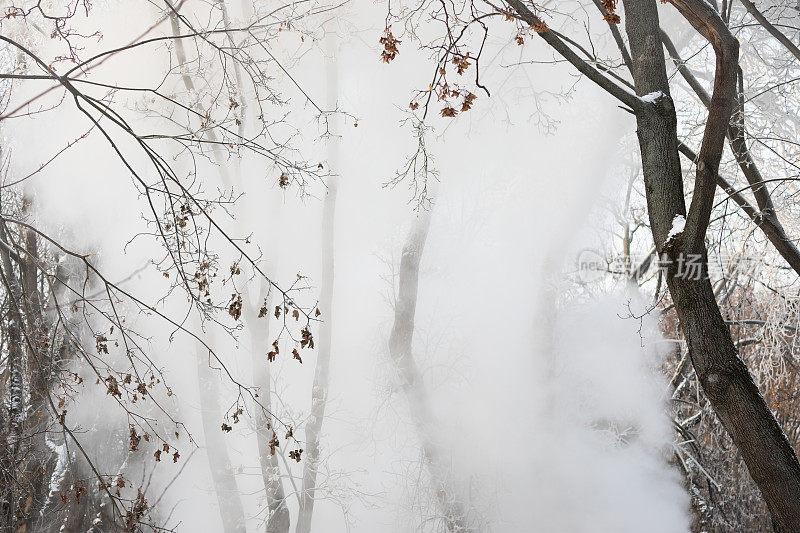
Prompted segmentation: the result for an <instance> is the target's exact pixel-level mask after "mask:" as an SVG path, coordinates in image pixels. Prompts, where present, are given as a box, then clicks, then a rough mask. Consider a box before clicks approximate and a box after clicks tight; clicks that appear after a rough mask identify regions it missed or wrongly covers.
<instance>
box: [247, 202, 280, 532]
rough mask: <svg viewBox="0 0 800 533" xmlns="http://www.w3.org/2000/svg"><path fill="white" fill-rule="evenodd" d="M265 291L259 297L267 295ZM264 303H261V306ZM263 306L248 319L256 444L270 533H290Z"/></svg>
mask: <svg viewBox="0 0 800 533" xmlns="http://www.w3.org/2000/svg"><path fill="white" fill-rule="evenodd" d="M276 207H277V206H273V209H268V217H269V218H272V219H277V217H270V216H269V213H274V212H275V211H276V210H277V209H276ZM267 226H268V227H269V228H271V229H270V231H273V232H275V234H277V233H278V230H277V221H274V222H273V223H269V224H267ZM271 240H272V241H273V243H272V246H270V247H269V250H268V251H272V253H273V259H272V261H273V264H274V261H275V253H276V252H275V250H277V243H276V242H275V239H271ZM273 270H274V269H268V270H267V275H271V274H272V273H273V272H272V271H273ZM263 285H264V284H263V283H262V290H261V291H259V295H260V294H263V290H264V288H263ZM272 301H273V299H272V296H271V295H269V296H267V298H266V300H265V302H264V305H265V306H266V308H267V309H272ZM259 303H260V302H259ZM259 308H260V305H252V304H251V305H250V306H248V310H247V313H246V315H245V319H246V320H247V322H248V327H249V329H250V351H251V358H252V365H253V385H255V386H256V387H258V401H259V404H260V405H256V406H255V407H254V409H255V416H254V417H253V418H254V419H253V421H254V423H255V428H256V429H255V431H256V441H257V443H258V462H259V464H260V466H261V477H262V478H263V480H264V491H265V492H266V497H267V507H268V509H269V516H268V518H267V533H287V532H288V531H289V526H290V523H291V517H290V515H289V507H288V506H287V504H286V493H285V492H284V488H283V479H282V478H281V469H280V464H279V463H278V456H277V455H276V454H275V453H273V452H272V451H271V447H270V441H271V440H272V438H273V437H274V436H275V434H274V433H273V431H274V423H275V421H274V420H273V418H272V416H271V414H270V413H271V409H272V398H271V397H272V381H271V377H270V368H269V365H270V363H269V362H268V361H267V359H266V352H267V346H268V345H269V320H264V319H259V318H258V310H259Z"/></svg>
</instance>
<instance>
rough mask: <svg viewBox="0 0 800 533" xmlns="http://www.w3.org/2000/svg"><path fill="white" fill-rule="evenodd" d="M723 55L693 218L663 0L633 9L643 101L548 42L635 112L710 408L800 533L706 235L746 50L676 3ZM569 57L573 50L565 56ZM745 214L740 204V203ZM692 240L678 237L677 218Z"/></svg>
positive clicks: (702, 10) (654, 207)
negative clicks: (689, 270)
mask: <svg viewBox="0 0 800 533" xmlns="http://www.w3.org/2000/svg"><path fill="white" fill-rule="evenodd" d="M505 3H506V4H507V5H508V6H509V7H511V8H512V9H513V10H514V11H515V12H516V14H517V16H518V17H519V18H520V19H522V20H524V21H525V22H526V23H528V24H529V25H531V26H532V27H534V28H535V27H539V28H541V26H542V21H541V20H540V19H539V18H538V17H537V16H536V15H535V14H534V13H533V12H532V11H531V10H530V9H529V8H528V7H527V6H526V5H525V4H524V3H523V2H521V1H520V0H505ZM672 3H673V5H674V6H675V7H676V8H677V9H678V10H679V11H680V12H681V14H682V15H683V17H684V18H685V19H686V20H687V21H689V23H690V24H692V26H693V27H694V28H695V30H697V31H698V32H699V33H700V34H701V35H703V37H704V38H705V39H707V40H708V41H709V43H710V44H711V45H712V47H713V49H714V52H715V54H716V72H715V78H714V90H713V94H712V96H711V98H710V100H709V101H708V110H709V115H708V121H707V124H706V129H705V131H704V135H703V142H702V146H701V149H700V153H699V154H698V155H697V157H696V158H695V159H696V161H697V173H696V177H695V187H694V193H693V195H692V201H691V205H690V208H689V212H688V214H687V211H686V205H685V202H684V196H683V179H682V174H681V166H680V160H679V156H678V148H679V143H678V135H677V117H676V114H675V107H674V104H673V101H672V97H671V96H670V91H669V81H668V78H667V73H666V63H665V57H664V51H663V48H662V43H661V37H660V35H659V26H658V24H659V22H658V8H657V3H656V0H624V1H623V4H624V8H625V17H626V31H627V34H628V41H629V42H630V55H631V61H632V64H633V69H632V74H633V78H634V83H635V87H636V93H637V94H638V95H639V96H645V95H648V98H646V99H640V98H636V97H635V96H634V100H631V98H630V96H629V94H628V93H627V91H626V90H625V89H624V88H623V87H620V86H618V85H616V84H615V83H614V82H613V81H612V80H610V79H608V78H606V77H604V76H603V75H602V74H601V73H600V72H599V71H598V70H596V69H594V68H592V67H591V66H590V65H589V64H588V63H586V62H583V61H582V60H581V59H580V58H579V57H578V56H577V55H576V54H575V53H574V52H572V51H571V50H570V49H568V48H567V47H566V45H565V44H564V42H563V41H562V40H561V39H559V37H558V36H557V35H555V34H554V32H552V31H550V30H546V31H540V32H539V35H540V36H541V37H542V38H543V39H544V40H545V41H546V42H547V43H548V44H549V45H550V46H551V47H552V48H553V49H554V50H555V51H556V52H558V53H559V54H561V55H562V56H563V57H564V58H565V59H566V60H567V61H569V62H570V63H572V64H573V65H574V66H575V67H576V68H577V69H578V70H579V71H580V72H581V73H583V74H586V76H587V77H588V78H589V79H590V80H592V81H593V82H594V83H596V84H597V85H598V86H600V87H601V88H603V89H605V90H606V91H607V92H608V93H609V94H611V95H612V96H614V97H616V98H617V99H618V100H620V101H621V102H623V103H624V104H626V105H627V106H628V107H630V109H632V110H633V111H634V114H635V115H636V122H637V134H638V137H639V145H640V151H641V157H642V168H643V173H644V181H645V195H646V198H647V208H648V215H649V218H650V224H651V230H652V233H653V239H654V242H655V245H656V249H657V251H658V253H659V256H660V257H664V258H668V259H670V260H671V261H672V264H671V265H670V266H669V268H668V269H667V271H666V275H665V278H666V281H667V285H668V287H669V290H670V294H671V295H672V299H673V302H674V304H675V309H676V311H677V314H678V318H679V320H680V324H681V329H682V330H683V334H684V336H685V338H686V341H687V345H688V348H689V354H690V357H691V360H692V364H693V365H694V368H695V371H696V373H697V376H698V378H699V379H700V382H701V385H702V387H703V390H704V392H705V393H706V396H707V397H708V399H709V402H710V403H711V405H712V408H713V409H714V411H715V413H716V414H717V416H718V417H719V419H720V421H721V422H722V425H723V426H724V427H725V429H726V431H727V432H728V434H729V435H730V437H731V439H732V440H733V442H734V444H735V445H736V448H737V449H738V451H739V453H740V454H741V456H742V458H743V460H744V462H745V464H746V465H747V468H748V470H749V472H750V475H751V476H752V477H753V480H754V481H755V482H756V485H758V487H759V489H760V490H761V493H762V495H763V496H764V500H765V501H766V504H767V507H768V509H769V511H770V513H771V516H772V520H773V526H774V528H775V530H776V531H778V532H781V533H784V532H790V531H791V532H796V531H800V463H798V461H797V456H796V455H795V452H794V450H793V449H792V447H791V445H790V443H789V441H788V439H787V438H786V436H785V435H784V433H783V431H782V430H781V428H780V426H779V425H778V423H777V421H776V420H775V417H774V415H773V413H772V412H771V411H770V409H769V407H768V406H767V404H766V403H765V401H764V398H763V397H762V395H761V393H760V392H759V390H758V387H757V386H756V385H755V383H754V382H753V379H752V376H751V375H750V373H749V371H748V369H747V367H746V366H745V364H744V362H742V360H741V359H740V358H739V356H738V353H737V350H736V346H735V345H734V343H733V341H732V339H731V334H730V330H729V329H728V327H727V325H726V324H725V321H724V320H723V318H722V315H721V313H720V310H719V306H718V304H717V302H716V298H715V295H714V291H713V289H712V287H711V282H710V280H709V278H708V272H707V252H706V248H705V236H706V231H707V228H708V223H709V219H710V216H711V211H712V208H713V205H714V192H715V188H716V183H717V181H718V179H719V172H718V171H719V163H720V160H721V157H722V150H723V147H724V143H725V138H726V135H727V133H728V129H729V125H730V121H731V115H732V112H733V110H734V108H735V104H736V82H737V70H738V42H737V41H736V39H735V38H734V37H733V36H732V35H731V33H730V31H729V30H728V28H727V25H726V24H725V22H724V21H723V20H722V18H721V17H720V15H719V13H717V11H716V10H715V9H714V8H713V6H712V5H711V4H709V3H707V2H705V1H703V0H672ZM565 48H566V49H565ZM740 205H741V204H740ZM679 216H680V217H685V218H686V223H685V226H684V229H683V231H681V232H677V234H676V235H675V236H674V237H670V233H671V231H672V229H673V223H674V220H675V218H676V217H679ZM692 256H694V257H699V258H700V264H701V265H702V272H701V273H700V275H699V276H691V277H690V276H685V275H678V274H679V268H678V265H679V262H680V261H681V260H684V261H685V260H687V259H688V258H690V257H692Z"/></svg>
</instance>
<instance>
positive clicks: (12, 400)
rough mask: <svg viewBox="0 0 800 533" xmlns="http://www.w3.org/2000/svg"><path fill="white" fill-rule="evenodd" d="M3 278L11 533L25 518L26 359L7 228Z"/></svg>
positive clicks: (2, 242)
mask: <svg viewBox="0 0 800 533" xmlns="http://www.w3.org/2000/svg"><path fill="white" fill-rule="evenodd" d="M0 261H2V263H1V264H0V267H2V268H1V269H0V274H2V280H3V285H4V286H5V288H6V292H7V294H8V297H9V300H11V301H10V303H9V304H8V323H7V329H6V335H7V337H6V347H7V360H6V366H7V368H8V374H9V384H8V394H9V405H8V415H7V417H6V420H7V426H8V429H7V433H6V434H5V435H3V440H4V441H5V442H4V443H3V447H2V454H3V458H2V459H3V461H2V464H0V469H2V471H1V472H0V476H2V477H1V478H0V483H2V485H1V486H0V487H1V488H2V492H0V498H1V499H0V505H2V517H3V522H4V523H5V524H6V526H7V527H8V531H16V529H17V524H18V522H19V519H20V518H22V516H21V514H20V513H21V509H20V505H19V504H20V502H21V495H20V494H19V487H20V485H21V486H23V487H24V486H25V482H24V480H23V479H20V478H22V477H23V476H22V475H21V474H22V472H21V469H20V468H19V457H18V452H19V451H20V444H21V440H22V437H23V428H24V418H25V405H24V394H25V391H24V386H25V357H24V350H23V348H22V328H23V324H22V315H21V314H20V312H19V310H20V308H19V306H20V305H21V303H22V287H21V286H20V283H19V280H18V278H17V275H16V273H15V272H14V269H13V265H12V263H11V243H10V240H9V239H8V236H7V235H6V234H5V231H4V229H3V228H0Z"/></svg>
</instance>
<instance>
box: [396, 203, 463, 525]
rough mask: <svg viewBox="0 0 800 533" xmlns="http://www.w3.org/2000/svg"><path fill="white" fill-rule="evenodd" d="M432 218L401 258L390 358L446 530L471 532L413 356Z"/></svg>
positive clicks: (425, 219)
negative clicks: (421, 275)
mask: <svg viewBox="0 0 800 533" xmlns="http://www.w3.org/2000/svg"><path fill="white" fill-rule="evenodd" d="M430 217H431V214H430V211H427V210H423V211H421V212H420V213H419V215H418V216H417V219H416V220H415V222H414V225H413V226H412V228H411V232H410V233H409V236H408V239H407V240H406V244H405V246H404V247H403V254H402V256H401V257H400V275H399V281H398V291H397V301H396V303H395V310H394V324H393V325H392V332H391V334H390V336H389V354H390V355H391V357H392V360H393V361H394V363H395V367H396V368H397V371H398V373H399V375H400V382H401V385H402V387H403V391H404V392H405V396H406V398H407V400H408V404H409V412H410V414H411V418H412V420H413V422H414V426H415V427H416V430H417V435H418V437H419V439H420V444H421V447H422V452H423V454H424V456H425V461H426V466H427V468H428V471H429V473H430V476H431V480H432V481H433V484H434V486H435V488H436V497H437V499H438V500H439V505H440V506H441V509H442V512H443V514H444V520H445V526H446V527H447V530H448V531H471V528H470V527H469V526H468V524H467V517H466V514H465V512H464V508H463V506H462V505H461V502H460V501H459V499H458V495H457V493H456V491H455V490H453V488H452V483H451V482H450V480H449V478H450V476H449V474H448V469H447V467H446V466H445V464H444V460H443V454H442V452H441V448H440V446H439V444H438V443H437V441H436V438H435V434H436V423H435V417H434V416H433V413H432V412H431V408H430V401H429V400H428V394H427V390H426V388H425V384H424V382H423V379H422V375H421V374H420V372H419V369H418V368H417V365H416V363H415V361H414V356H413V353H412V340H413V337H414V320H415V316H416V310H417V289H418V285H419V264H420V259H421V258H422V252H423V250H424V249H425V242H426V240H427V237H428V229H429V227H430Z"/></svg>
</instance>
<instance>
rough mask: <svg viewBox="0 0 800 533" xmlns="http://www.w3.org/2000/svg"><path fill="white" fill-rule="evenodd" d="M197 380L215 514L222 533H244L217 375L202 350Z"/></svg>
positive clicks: (198, 361) (242, 509)
mask: <svg viewBox="0 0 800 533" xmlns="http://www.w3.org/2000/svg"><path fill="white" fill-rule="evenodd" d="M197 381H198V386H199V389H200V390H199V392H200V417H201V420H202V423H203V433H204V435H205V442H206V455H207V456H208V466H209V469H210V470H211V480H212V481H213V483H214V492H215V494H216V496H217V502H218V503H219V513H220V517H221V518H222V526H223V530H224V531H225V533H244V532H245V531H246V529H245V515H244V507H243V506H242V499H241V497H240V495H239V489H238V487H237V486H236V476H235V474H234V472H233V468H232V467H231V459H230V456H229V454H228V443H227V442H225V433H224V432H223V431H222V412H221V410H220V408H219V402H220V394H219V383H218V382H217V376H215V375H214V373H213V371H212V369H211V368H209V360H208V357H207V356H206V355H204V354H203V352H202V351H200V352H198V353H197Z"/></svg>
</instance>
